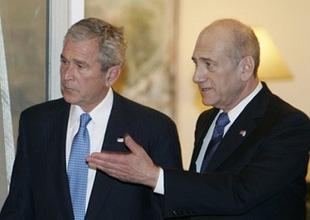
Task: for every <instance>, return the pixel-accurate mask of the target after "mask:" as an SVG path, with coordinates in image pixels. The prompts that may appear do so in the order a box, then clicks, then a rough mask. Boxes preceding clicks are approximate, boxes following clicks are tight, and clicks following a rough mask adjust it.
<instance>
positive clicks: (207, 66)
mask: <svg viewBox="0 0 310 220" xmlns="http://www.w3.org/2000/svg"><path fill="white" fill-rule="evenodd" d="M205 64H206V68H207V70H208V71H210V72H213V71H215V65H214V63H211V62H206V63H205Z"/></svg>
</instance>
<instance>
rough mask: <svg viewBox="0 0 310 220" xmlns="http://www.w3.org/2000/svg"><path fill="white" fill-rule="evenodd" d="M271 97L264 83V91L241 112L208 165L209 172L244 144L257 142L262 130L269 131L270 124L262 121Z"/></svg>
mask: <svg viewBox="0 0 310 220" xmlns="http://www.w3.org/2000/svg"><path fill="white" fill-rule="evenodd" d="M270 96H271V92H270V91H269V90H268V88H267V86H266V85H265V84H264V83H263V88H262V90H261V91H260V92H259V93H258V94H257V95H256V96H255V97H254V98H253V100H252V101H251V102H250V103H249V104H248V105H247V106H246V108H245V109H244V110H243V111H242V112H241V114H240V115H239V116H238V118H237V119H236V120H235V121H234V123H233V124H232V126H231V127H230V129H229V130H228V132H227V133H226V135H225V136H224V138H223V140H222V142H221V144H220V145H219V147H218V149H217V151H216V152H215V153H214V155H213V157H212V160H211V161H210V164H209V165H208V169H207V171H212V170H214V169H216V168H217V167H219V166H220V165H221V164H222V163H223V161H225V160H226V159H227V158H228V157H229V156H230V155H231V154H232V153H233V152H234V151H235V150H236V149H238V148H239V147H240V145H242V143H244V142H246V143H248V142H249V141H254V140H257V138H258V137H260V136H261V135H260V134H262V130H264V131H267V130H268V122H267V121H266V120H265V121H264V120H261V119H262V118H263V116H264V115H265V114H266V110H267V105H268V103H269V98H270ZM265 122H267V123H265ZM269 124H270V123H269ZM244 132H246V133H244Z"/></svg>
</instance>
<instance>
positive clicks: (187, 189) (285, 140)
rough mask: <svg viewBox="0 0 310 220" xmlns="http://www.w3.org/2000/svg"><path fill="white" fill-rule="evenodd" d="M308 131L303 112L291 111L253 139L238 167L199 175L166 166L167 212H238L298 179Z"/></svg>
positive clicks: (308, 143)
mask: <svg viewBox="0 0 310 220" xmlns="http://www.w3.org/2000/svg"><path fill="white" fill-rule="evenodd" d="M309 131H310V125H309V119H308V118H307V117H306V116H305V115H303V114H301V113H294V114H291V115H290V116H287V117H285V118H283V119H282V120H281V121H280V122H278V123H277V124H276V125H275V126H273V128H272V130H271V131H270V132H269V133H268V135H266V136H264V137H263V138H262V139H260V140H259V141H258V142H257V143H255V144H256V145H257V146H256V149H257V150H256V151H255V154H254V155H252V157H251V158H247V159H248V161H247V163H246V165H245V166H244V167H243V168H242V169H240V171H238V172H224V171H222V172H213V173H204V174H199V173H194V172H186V171H175V170H169V169H166V170H165V171H164V173H165V175H164V181H165V213H166V215H167V216H170V217H173V216H195V215H234V214H236V215H237V214H241V213H243V212H246V211H247V210H250V209H252V208H254V207H256V206H257V205H258V204H260V203H262V202H265V201H267V200H268V199H269V198H271V197H272V196H274V195H276V194H277V193H280V192H281V191H283V190H284V189H287V188H289V187H292V185H294V184H297V183H296V182H301V183H302V182H303V181H304V178H305V175H306V167H307V162H308V150H309V146H310V140H309V139H310V135H309ZM231 144H233V143H231ZM301 185H302V184H301ZM301 185H298V187H297V188H300V187H301V188H302V186H301ZM295 186H296V185H295ZM292 188H294V187H292ZM291 190H294V189H291ZM294 193H297V194H298V193H299V192H298V190H296V192H294Z"/></svg>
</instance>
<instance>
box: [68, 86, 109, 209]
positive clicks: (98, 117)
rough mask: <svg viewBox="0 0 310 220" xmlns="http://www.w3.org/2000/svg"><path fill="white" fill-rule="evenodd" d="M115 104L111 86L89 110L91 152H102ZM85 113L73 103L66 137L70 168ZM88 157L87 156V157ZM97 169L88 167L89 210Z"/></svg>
mask: <svg viewBox="0 0 310 220" xmlns="http://www.w3.org/2000/svg"><path fill="white" fill-rule="evenodd" d="M112 104H113V91H112V89H111V88H110V89H109V91H108V93H107V95H106V97H105V98H104V99H103V100H102V101H101V102H100V103H99V104H98V105H97V106H96V107H95V108H94V109H93V110H92V111H91V112H88V113H89V115H90V117H91V121H90V122H89V123H88V125H87V129H88V133H89V138H90V153H93V152H100V151H101V148H102V144H103V141H104V140H103V139H104V136H105V132H106V128H107V124H108V120H109V117H110V113H111V109H112ZM82 113H84V111H83V110H82V109H81V107H79V106H77V105H71V107H70V114H69V120H68V129H67V139H66V164H67V169H68V163H69V157H70V152H71V146H72V141H73V138H74V136H75V134H76V133H77V132H78V129H79V126H80V115H81V114H82ZM85 159H86V158H85ZM95 175H96V170H93V169H88V180H87V193H86V207H85V210H87V206H88V202H89V198H90V193H91V191H92V188H93V184H94V180H95Z"/></svg>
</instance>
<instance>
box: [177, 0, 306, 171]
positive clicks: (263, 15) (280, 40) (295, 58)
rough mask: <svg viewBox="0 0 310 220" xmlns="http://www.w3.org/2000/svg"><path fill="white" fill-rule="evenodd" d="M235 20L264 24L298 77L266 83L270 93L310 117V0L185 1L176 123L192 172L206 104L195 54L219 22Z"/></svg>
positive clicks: (180, 31) (182, 0) (180, 38)
mask: <svg viewBox="0 0 310 220" xmlns="http://www.w3.org/2000/svg"><path fill="white" fill-rule="evenodd" d="M224 17H232V18H237V19H240V20H241V21H243V22H245V23H247V24H249V25H253V26H264V27H265V28H266V29H267V30H268V31H269V32H270V34H271V35H272V37H273V39H274V41H275V43H276V45H277V47H278V49H279V51H280V52H281V54H282V56H283V58H284V60H285V61H286V62H287V65H288V67H289V69H290V70H291V72H292V74H293V79H292V80H286V81H285V80H282V81H270V82H267V83H268V85H269V87H270V88H271V90H272V91H273V92H274V93H276V94H278V95H279V96H281V97H282V98H284V99H285V100H287V101H288V102H289V103H291V104H293V105H294V106H296V107H298V108H300V109H301V110H303V111H304V112H306V113H307V114H308V115H309V116H310V101H309V100H310V98H309V97H308V96H309V94H310V42H309V41H310V28H309V21H310V1H309V0H284V1H283V0H268V1H267V0H261V1H251V0H250V1H249V0H217V1H211V0H180V29H179V57H178V59H179V68H178V69H179V72H178V74H179V75H178V76H177V93H176V94H177V125H178V128H179V134H180V139H181V144H182V151H183V158H184V168H186V169H187V168H188V165H189V160H190V157H191V153H192V148H193V142H194V127H195V122H196V119H197V117H198V115H199V113H200V112H201V111H202V110H203V108H204V107H203V106H202V105H200V104H197V103H199V102H198V100H199V97H198V96H197V93H196V87H195V85H194V84H193V83H192V81H191V77H192V73H193V71H194V65H193V64H192V62H191V56H192V50H193V47H194V44H195V41H196V37H197V35H198V33H199V32H200V30H201V29H202V28H203V27H205V26H206V25H208V24H209V23H210V22H212V21H213V20H215V19H219V18H224Z"/></svg>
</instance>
